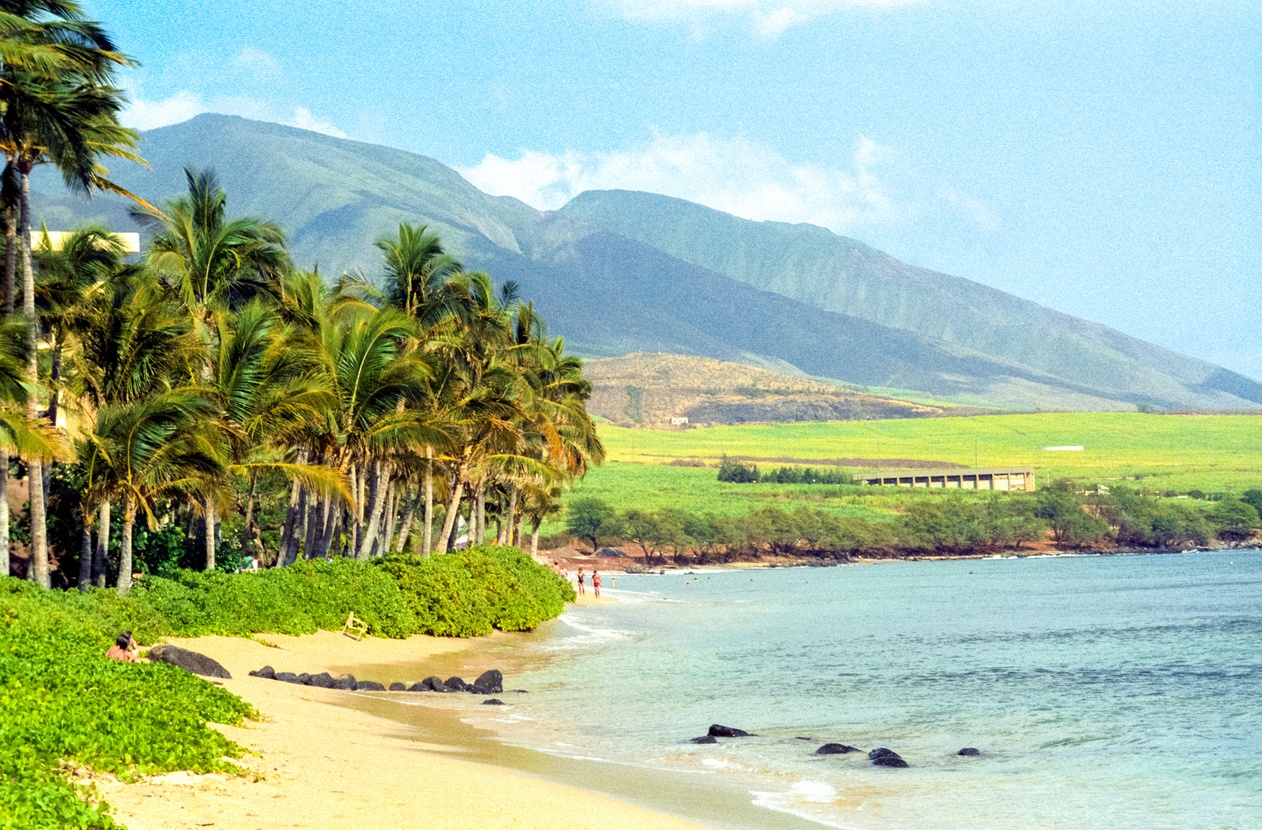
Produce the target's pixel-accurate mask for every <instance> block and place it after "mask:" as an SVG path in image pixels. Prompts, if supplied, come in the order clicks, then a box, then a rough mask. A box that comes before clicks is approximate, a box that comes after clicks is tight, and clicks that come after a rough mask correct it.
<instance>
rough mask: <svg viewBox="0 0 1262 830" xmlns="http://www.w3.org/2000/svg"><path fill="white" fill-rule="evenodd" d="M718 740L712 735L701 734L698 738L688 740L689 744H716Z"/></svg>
mask: <svg viewBox="0 0 1262 830" xmlns="http://www.w3.org/2000/svg"><path fill="white" fill-rule="evenodd" d="M718 742H719V741H718V739H717V738H715V737H714V736H713V735H702V736H701V737H700V738H692V739H690V740H689V741H688V743H690V744H717V743H718Z"/></svg>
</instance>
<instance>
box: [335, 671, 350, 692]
mask: <svg viewBox="0 0 1262 830" xmlns="http://www.w3.org/2000/svg"><path fill="white" fill-rule="evenodd" d="M331 688H334V689H343V690H345V691H348V692H349V691H351V690H352V689H354V688H355V675H353V674H348V675H346V676H345V677H339V678H337V679H336V680H334V681H333V686H332V687H331Z"/></svg>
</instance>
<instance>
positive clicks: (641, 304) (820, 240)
mask: <svg viewBox="0 0 1262 830" xmlns="http://www.w3.org/2000/svg"><path fill="white" fill-rule="evenodd" d="M141 152H142V154H143V155H144V156H145V157H146V158H147V159H148V160H149V162H150V164H151V168H149V169H145V168H140V167H127V168H121V167H120V168H119V169H117V170H116V171H115V175H114V178H116V179H117V180H118V181H119V183H120V184H122V185H123V186H125V187H127V188H128V189H130V190H132V191H133V192H136V193H139V194H141V195H143V196H145V197H146V198H148V199H150V200H151V201H154V200H156V201H161V200H163V199H165V198H169V197H171V196H175V195H178V194H179V193H180V192H182V191H183V189H184V180H183V172H182V169H183V167H184V166H185V165H190V164H191V165H193V166H196V167H211V168H213V169H215V170H216V171H217V172H218V174H219V175H220V178H221V181H222V182H223V185H224V187H225V189H226V191H227V192H228V197H229V211H230V213H232V214H234V215H236V214H252V215H258V216H262V217H265V218H268V219H272V220H274V221H276V222H278V223H279V224H280V225H281V226H282V227H283V228H285V229H286V230H287V232H288V233H289V239H290V247H291V250H292V251H293V253H294V257H295V260H296V261H297V262H299V263H300V264H302V265H304V266H309V265H312V264H318V265H319V266H320V269H321V271H322V273H326V274H336V273H338V272H340V271H341V270H360V271H363V272H364V273H367V274H369V275H372V274H374V273H376V270H377V262H378V256H379V254H378V252H377V251H376V249H375V248H374V247H373V241H374V240H375V239H377V238H379V237H381V236H386V235H391V234H392V233H393V232H394V229H395V228H396V227H397V225H398V223H399V222H401V221H408V222H412V223H415V224H426V225H428V226H429V227H430V228H431V229H432V230H434V231H436V232H438V233H439V234H440V236H442V238H443V240H444V243H445V245H446V246H447V247H448V248H449V250H451V251H452V252H453V253H456V254H457V255H458V256H460V257H461V258H462V259H463V260H464V261H465V263H466V265H467V266H468V267H471V268H475V269H483V270H487V271H488V272H490V273H491V274H492V275H493V276H494V277H495V278H496V279H497V280H500V281H503V280H506V279H514V280H517V281H518V282H519V283H520V285H521V287H522V291H523V296H526V297H529V298H531V299H534V300H535V301H536V305H537V307H538V308H539V310H540V311H541V312H542V313H543V315H544V316H545V318H546V319H548V320H549V321H550V323H551V325H552V327H553V329H554V330H555V331H558V332H560V333H563V334H564V335H565V336H566V337H567V340H568V341H569V342H570V343H571V345H572V347H573V348H575V349H576V350H578V351H580V352H582V353H586V354H590V355H599V356H613V355H619V354H627V353H630V352H674V353H679V354H685V355H696V356H702V357H711V358H715V359H720V360H735V361H737V362H742V363H748V364H751V365H763V366H767V367H770V368H777V369H779V370H784V369H789V370H792V371H798V372H804V373H806V374H809V375H815V376H819V377H828V378H835V379H837V380H841V381H844V382H847V383H851V384H858V385H862V386H872V387H882V388H887V387H896V388H902V389H908V390H915V391H918V392H924V393H928V394H930V395H936V396H941V397H944V398H948V399H959V400H968V401H970V402H982V401H990V402H993V403H996V404H999V405H1004V406H1008V407H1012V408H1027V409H1033V408H1044V409H1128V408H1134V407H1135V406H1136V405H1148V406H1153V407H1157V408H1182V409H1196V408H1213V409H1243V408H1256V407H1257V406H1258V405H1259V404H1262V385H1260V384H1258V383H1256V382H1254V381H1252V380H1251V379H1249V378H1245V377H1244V376H1241V375H1237V374H1236V373H1233V372H1229V371H1227V370H1225V369H1222V368H1220V367H1216V366H1213V365H1212V364H1208V363H1206V362H1204V361H1199V360H1196V359H1195V358H1189V357H1186V356H1182V355H1178V354H1176V353H1174V352H1169V351H1168V350H1163V349H1160V348H1159V347H1156V346H1153V345H1151V344H1147V343H1144V342H1143V341H1139V340H1137V339H1135V338H1130V337H1128V336H1126V335H1123V334H1121V333H1120V332H1115V331H1113V330H1112V329H1108V328H1107V327H1105V326H1101V325H1100V324H1096V323H1089V322H1087V321H1082V320H1078V319H1077V318H1072V317H1069V316H1068V315H1063V314H1061V313H1060V312H1055V311H1053V310H1051V309H1046V308H1044V307H1042V306H1038V305H1036V304H1034V303H1031V302H1029V301H1026V300H1021V299H1020V298H1017V297H1013V296H1012V295H1007V294H1003V292H999V291H997V290H996V289H991V288H987V287H985V286H981V285H980V284H978V283H973V282H971V281H969V280H966V279H964V278H960V277H950V276H948V275H939V274H936V272H931V271H927V270H926V269H915V268H913V266H909V265H906V264H904V263H900V262H899V261H898V260H896V259H894V258H893V257H890V256H889V255H888V254H884V253H883V252H880V251H877V250H876V249H874V248H871V247H870V246H866V245H863V243H860V242H858V241H856V240H847V239H846V238H844V237H837V236H836V235H834V234H831V232H828V231H826V230H824V229H819V228H811V227H809V226H808V229H807V230H803V228H802V226H793V225H783V224H782V223H752V222H749V220H743V219H739V218H737V217H731V216H729V215H727V214H719V212H717V211H712V210H711V209H709V208H705V207H703V206H700V205H692V204H691V203H680V204H683V205H686V206H687V208H686V210H685V211H684V213H686V214H687V215H686V216H684V217H683V219H678V218H677V217H676V215H675V212H672V210H670V209H669V208H671V207H672V204H673V203H679V202H680V200H673V201H662V200H668V197H660V196H656V195H654V194H634V196H633V197H626V196H625V195H622V196H618V197H616V198H615V199H613V201H615V202H616V201H617V200H618V199H622V200H623V201H626V200H627V199H628V198H630V199H631V200H632V201H634V202H635V203H636V204H635V205H632V206H631V207H628V208H627V209H626V211H625V215H624V216H622V217H621V218H619V217H618V216H616V215H611V214H616V213H617V212H618V211H617V210H614V208H613V207H611V197H610V196H609V195H608V193H609V192H597V193H595V194H594V195H591V196H588V194H583V195H580V196H579V197H576V199H575V200H573V201H572V202H571V203H570V205H567V206H565V207H564V208H562V209H561V210H560V211H555V212H550V213H546V212H541V211H537V210H535V209H534V208H532V207H530V206H529V205H526V204H525V203H523V202H520V201H518V200H516V199H513V198H511V197H497V196H491V195H488V194H486V193H483V192H482V191H480V190H478V189H477V188H476V187H474V186H473V185H472V184H470V183H469V182H468V181H466V180H465V179H464V178H463V177H461V176H460V175H459V173H457V172H456V171H455V170H452V169H451V168H449V167H447V166H446V165H443V164H441V163H440V162H438V161H435V160H434V159H430V158H427V157H425V156H420V155H416V154H413V153H408V152H406V151H403V150H397V149H392V148H386V147H379V146H377V145H373V144H370V143H365V142H356V141H350V140H347V139H339V138H334V137H331V136H326V135H322V134H318V133H311V132H308V131H304V130H300V129H297V128H293V127H286V126H282V125H276V124H268V123H265V122H256V121H249V120H246V119H242V118H237V117H233V116H217V115H203V116H198V117H197V118H194V119H192V120H190V121H187V122H184V123H182V124H177V125H173V126H170V127H163V128H160V129H156V130H151V131H148V132H146V133H145V134H143V143H142V148H141ZM34 185H35V187H34V188H33V189H34V190H35V196H34V197H33V204H34V207H35V216H36V219H37V221H38V220H39V218H40V217H41V216H42V217H43V218H44V219H46V220H47V221H48V223H49V226H50V227H54V228H67V227H73V226H74V225H76V224H81V223H82V222H83V221H85V220H89V219H95V220H98V221H104V222H106V223H107V224H109V225H110V226H111V227H116V228H118V229H119V230H130V229H133V224H132V222H131V220H130V219H129V218H128V217H127V212H126V207H125V205H124V204H123V203H122V201H121V200H119V199H117V198H112V197H97V198H96V199H94V200H93V201H91V202H84V201H82V200H79V199H77V198H75V197H72V196H70V195H68V194H66V193H65V192H64V190H63V189H62V188H61V187H60V183H59V182H57V181H55V179H54V177H52V176H50V175H48V174H47V172H46V171H45V173H44V175H43V176H42V178H41V177H37V178H36V180H35V182H34ZM622 193H623V194H625V193H627V192H622ZM636 205H639V207H636ZM643 205H648V206H649V207H648V208H645V207H643ZM674 206H675V207H678V205H674ZM598 207H599V208H600V210H597V209H596V208H598ZM633 208H634V209H633ZM654 212H656V213H660V214H661V217H658V218H657V219H655V220H653V221H652V222H650V221H649V220H650V219H652V218H653V216H652V214H654ZM662 217H665V219H663V218H662ZM672 220H677V221H674V225H673V226H672V227H669V228H664V229H662V231H661V233H660V238H659V235H658V234H655V233H654V232H650V231H651V228H652V227H653V226H654V222H656V224H657V225H660V224H661V223H662V221H667V222H668V223H669V222H670V221H672ZM681 228H684V229H686V233H688V234H693V235H695V236H696V237H698V239H697V240H696V241H695V242H694V243H693V244H692V247H689V246H688V245H687V244H685V243H686V242H687V241H688V240H687V239H683V238H681V236H680V234H681V233H683V231H681V230H680V229H681ZM786 229H787V230H786ZM804 238H805V239H806V240H807V242H808V243H809V244H806V243H803V242H802V239H804ZM826 248H827V249H829V250H826V251H825V253H824V255H822V254H820V251H821V250H823V249H826ZM727 249H730V250H727ZM785 251H788V252H790V253H791V254H792V255H793V257H796V259H794V258H793V257H790V258H789V259H788V260H787V261H788V265H786V266H784V267H781V268H779V269H778V270H777V269H775V268H772V267H771V266H770V264H769V263H771V262H774V261H776V257H777V255H782V254H783V253H784V252H785ZM825 255H827V256H831V257H833V258H834V259H835V258H836V257H839V256H840V257H843V259H844V258H845V256H848V257H849V261H850V267H851V270H852V271H853V270H854V269H855V268H858V267H859V266H864V263H867V265H866V266H864V267H867V268H868V269H869V271H870V270H871V269H872V268H877V270H878V271H880V273H879V274H878V275H877V278H872V279H868V278H867V277H864V279H865V280H866V282H864V281H863V280H860V281H858V282H856V281H855V279H857V278H855V279H851V280H850V282H848V283H844V282H843V283H841V284H832V283H830V280H832V282H839V280H838V279H837V278H836V273H835V272H830V271H828V269H827V267H825V266H826V265H827V263H828V262H832V260H828V259H827V256H825ZM843 255H845V256H843ZM821 263H824V264H823V265H821ZM873 263H875V265H873ZM795 269H796V270H795ZM847 273H849V272H847ZM856 273H857V272H856ZM793 279H797V280H798V284H794V283H793V282H792V280H793ZM908 286H912V287H911V288H908ZM812 291H814V292H815V293H814V294H812V293H811V292H812ZM830 292H831V293H830ZM839 292H840V293H839ZM846 292H849V293H846ZM794 294H797V295H798V296H793V295H794ZM856 296H862V297H864V298H865V299H864V301H863V302H852V299H853V297H856ZM978 297H984V298H988V299H986V303H987V304H988V306H987V307H988V308H990V309H991V314H992V318H991V319H989V320H988V319H987V318H986V317H985V315H984V314H977V313H973V312H971V311H970V309H971V306H970V302H973V301H974V300H975V299H976V298H978ZM979 302H980V301H979ZM900 308H902V309H904V310H905V312H906V313H905V314H903V315H902V316H900V314H899V309H900ZM943 308H954V309H960V312H959V315H958V321H962V322H966V323H968V324H969V325H971V326H980V327H981V328H983V329H985V331H983V332H981V333H980V334H976V335H970V336H967V337H966V336H963V335H961V334H960V333H959V332H957V331H953V330H946V329H944V328H943V327H942V326H941V325H938V326H937V327H936V328H935V323H936V322H939V321H935V319H934V314H933V313H930V312H933V311H935V310H936V313H937V314H938V316H942V309H943ZM926 309H929V311H926ZM1030 320H1033V321H1036V322H1037V321H1041V322H1040V323H1039V324H1040V325H1041V326H1042V327H1043V328H1042V330H1041V331H1042V335H1041V337H1040V338H1039V340H1038V342H1037V343H1036V344H1035V345H1034V346H1033V347H1030V348H1026V347H1024V346H1023V347H1022V348H1015V347H1010V346H1009V342H1010V341H1011V340H1012V339H1013V334H1012V332H1013V331H1022V330H1023V326H1025V327H1028V325H1029V321H1030ZM1048 321H1051V322H1048ZM958 325H959V323H958V322H957V326H958ZM1048 350H1050V351H1052V352H1054V354H1053V355H1051V357H1050V358H1047V359H1043V358H1040V357H1039V355H1040V353H1041V352H1042V351H1048ZM1032 355H1033V356H1032ZM1093 361H1094V364H1093ZM1097 364H1098V365H1097ZM1083 366H1087V367H1088V368H1089V369H1090V371H1084V370H1083V369H1082V367H1083Z"/></svg>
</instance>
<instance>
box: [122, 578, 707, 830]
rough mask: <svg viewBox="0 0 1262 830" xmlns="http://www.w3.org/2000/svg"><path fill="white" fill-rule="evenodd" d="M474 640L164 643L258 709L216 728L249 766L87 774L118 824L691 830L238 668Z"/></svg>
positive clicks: (441, 649) (356, 661)
mask: <svg viewBox="0 0 1262 830" xmlns="http://www.w3.org/2000/svg"><path fill="white" fill-rule="evenodd" d="M589 601H590V600H589ZM500 636H507V635H500ZM487 639H488V638H479V640H472V641H471V640H450V639H438V638H433V637H413V638H411V639H408V640H383V639H378V638H368V639H365V640H363V641H360V642H356V641H354V640H351V639H350V638H347V637H344V636H342V635H341V634H335V633H330V632H322V633H319V634H313V635H310V636H304V637H285V636H277V635H260V636H259V638H258V639H257V640H244V639H237V638H228V637H199V638H195V639H187V640H181V639H174V640H171V642H173V643H175V644H176V645H180V646H182V647H184V648H190V649H193V650H195V651H199V652H201V653H203V654H207V655H209V656H211V657H213V658H215V659H216V660H218V661H219V662H220V663H222V664H223V665H224V667H225V668H227V669H228V671H229V672H231V674H232V676H233V679H232V680H227V681H222V683H223V685H224V687H225V688H227V689H229V690H230V691H232V692H233V693H235V694H237V695H239V696H240V697H242V698H244V699H245V700H247V701H249V702H250V703H252V704H253V705H254V706H255V707H256V708H257V709H258V711H259V712H260V714H261V715H262V719H261V720H260V721H259V722H255V723H250V724H247V725H246V726H245V727H231V726H221V727H217V728H219V729H220V730H221V731H222V732H223V733H224V734H226V735H227V736H228V737H229V738H231V739H232V740H234V741H236V742H237V743H238V744H241V745H242V746H245V747H247V748H248V749H249V750H251V751H252V752H253V753H255V754H254V755H252V756H250V757H247V758H246V759H245V761H244V765H245V766H246V767H247V768H248V769H249V770H250V771H251V773H252V774H251V775H250V776H247V777H244V778H224V777H221V776H204V777H199V776H189V775H186V774H176V775H171V776H160V777H157V778H154V779H150V780H148V781H144V782H140V783H134V784H115V783H109V782H99V783H98V793H99V795H100V796H101V797H102V798H103V799H104V800H105V801H106V802H108V803H109V804H110V806H111V807H112V808H113V812H114V815H115V817H116V818H118V819H119V820H120V821H122V823H123V824H125V825H126V826H127V827H129V828H131V830H169V829H170V828H201V827H213V828H233V829H234V830H235V829H236V828H241V829H242V830H254V828H258V830H263V829H264V828H267V830H271V828H282V827H283V828H329V829H330V830H340V829H341V828H346V830H350V828H355V830H360V828H376V829H377V830H389V828H409V830H410V829H411V828H415V827H427V828H468V827H477V826H504V827H514V828H541V829H542V828H574V827H607V828H637V830H643V828H649V827H651V828H665V829H666V830H670V828H687V827H697V826H698V825H695V824H692V823H689V822H686V821H684V820H681V819H678V818H675V817H673V816H670V815H666V814H664V813H659V812H655V811H653V810H650V809H647V808H644V807H640V806H638V805H635V804H631V803H628V802H625V801H621V800H618V799H616V798H613V797H611V796H606V795H602V794H598V793H594V792H590V791H587V790H583V789H579V788H577V787H571V786H568V785H565V784H559V783H555V782H552V781H546V780H543V779H540V778H536V777H534V776H532V775H529V774H527V773H524V772H518V771H516V770H512V769H507V768H503V767H497V766H492V765H489V764H483V763H478V762H475V761H471V760H468V759H465V758H461V757H458V755H459V754H460V752H461V750H460V747H458V746H448V745H443V744H440V743H433V742H431V743H421V742H419V741H418V740H416V732H415V730H414V729H409V728H408V727H407V726H406V725H404V724H400V723H399V722H397V721H395V720H389V719H386V718H382V717H377V716H375V715H373V714H370V713H368V712H365V711H358V710H356V709H353V708H347V707H346V706H344V705H340V704H341V703H345V702H346V698H345V696H346V695H347V693H346V692H340V691H336V690H331V689H318V688H311V687H308V686H298V685H293V684H288V683H279V682H277V681H274V680H261V679H259V678H255V677H249V676H248V672H249V671H250V670H251V669H257V668H259V667H260V666H262V665H265V664H267V665H272V666H275V667H276V669H277V670H278V671H295V672H301V671H306V672H311V673H318V672H320V671H329V672H331V673H335V674H337V673H341V672H344V671H345V670H346V668H347V667H355V666H363V665H370V664H371V665H377V666H389V665H393V664H410V665H411V666H415V665H417V664H418V662H419V663H420V665H425V663H426V661H428V660H432V661H433V662H434V663H435V664H439V663H442V662H443V658H444V657H445V656H451V655H454V654H457V653H459V652H462V651H471V650H475V649H478V648H484V647H485V643H486V641H487ZM399 679H400V680H402V679H404V678H402V677H400V678H399ZM409 679H413V678H409ZM413 708H415V709H417V710H420V711H422V712H424V711H425V710H424V707H413ZM420 716H421V717H431V718H433V719H434V720H433V723H431V728H430V729H429V730H428V731H429V732H430V733H431V734H433V733H434V729H435V728H438V729H440V730H441V727H442V724H443V723H444V721H443V720H442V718H443V717H444V713H443V712H441V711H432V712H429V713H428V715H426V714H421V715H420ZM446 717H448V718H450V715H449V714H448V715H446ZM453 731H455V730H453Z"/></svg>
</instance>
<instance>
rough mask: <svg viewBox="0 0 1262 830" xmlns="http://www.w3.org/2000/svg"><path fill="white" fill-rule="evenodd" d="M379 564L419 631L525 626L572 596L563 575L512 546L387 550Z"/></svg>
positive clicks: (470, 632) (452, 633)
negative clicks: (426, 553) (413, 552)
mask: <svg viewBox="0 0 1262 830" xmlns="http://www.w3.org/2000/svg"><path fill="white" fill-rule="evenodd" d="M379 567H380V568H381V569H382V570H383V571H385V572H386V573H388V574H390V575H391V576H392V577H393V578H394V579H395V580H396V582H397V583H398V585H399V588H400V589H401V590H402V591H403V593H404V595H405V596H406V597H407V601H408V604H409V606H410V607H411V609H412V611H413V613H415V614H416V617H417V620H418V622H419V623H420V627H421V631H422V632H423V633H425V634H433V635H435V636H438V637H472V636H477V635H480V634H489V633H490V632H491V630H492V629H495V628H498V629H500V630H501V631H529V630H531V629H533V628H535V627H537V626H538V625H539V624H540V623H541V622H543V621H544V620H548V619H551V618H552V617H555V616H557V615H558V614H560V613H561V612H562V611H563V610H564V609H565V603H566V602H572V601H573V600H574V589H573V587H572V586H571V585H570V583H569V582H568V581H567V580H564V579H562V578H561V577H559V576H557V575H556V574H554V573H553V572H552V571H550V570H548V569H547V568H545V567H543V566H542V565H540V564H538V563H537V562H535V561H534V560H533V559H531V558H530V557H529V556H527V555H526V554H524V553H522V552H521V551H520V550H517V549H516V548H506V547H489V546H480V547H476V548H471V549H469V550H464V551H459V552H457V553H454V554H450V555H447V556H435V557H430V558H428V559H422V558H420V557H416V556H391V557H387V558H385V559H382V560H380V563H379Z"/></svg>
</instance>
